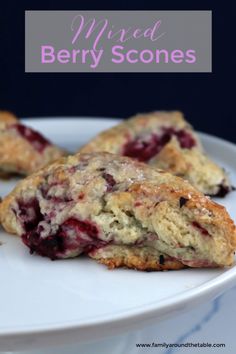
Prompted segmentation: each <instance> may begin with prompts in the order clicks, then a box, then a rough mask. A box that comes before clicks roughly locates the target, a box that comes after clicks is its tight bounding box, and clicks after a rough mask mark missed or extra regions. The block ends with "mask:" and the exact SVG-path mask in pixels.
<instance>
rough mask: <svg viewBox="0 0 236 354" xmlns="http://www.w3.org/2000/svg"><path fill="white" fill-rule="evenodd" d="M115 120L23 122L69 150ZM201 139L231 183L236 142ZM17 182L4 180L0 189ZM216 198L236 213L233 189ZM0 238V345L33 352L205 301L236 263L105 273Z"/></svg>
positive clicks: (82, 261) (228, 280)
mask: <svg viewBox="0 0 236 354" xmlns="http://www.w3.org/2000/svg"><path fill="white" fill-rule="evenodd" d="M115 123H116V121H114V120H111V119H101V118H99V119H91V118H83V119H82V118H80V119H71V118H61V119H60V120H59V119H47V120H43V119H36V120H27V124H28V125H30V126H32V127H34V128H36V129H38V130H39V131H41V132H43V133H44V134H45V135H46V136H48V137H49V138H50V139H51V140H52V141H54V142H56V143H57V144H59V145H62V146H64V147H65V148H68V149H70V150H75V149H77V148H78V146H79V145H81V144H83V143H85V142H86V141H87V140H88V139H89V138H91V137H92V136H94V135H95V134H96V133H98V132H99V131H101V130H103V129H105V128H108V127H110V126H112V125H114V124H115ZM201 137H202V141H203V143H204V145H205V147H206V149H207V151H208V152H209V154H210V155H211V156H212V157H213V158H214V159H215V160H217V161H218V162H219V163H220V164H222V165H223V166H224V167H225V168H226V169H227V170H228V171H229V172H230V177H231V179H232V181H233V183H234V184H235V185H236V162H235V153H236V146H234V145H233V144H230V143H228V142H225V141H223V140H221V139H218V138H214V137H211V136H208V135H205V134H201ZM15 182H16V181H11V182H2V181H1V184H0V194H1V195H2V196H3V195H5V194H6V193H7V192H8V191H9V190H11V188H12V187H13V185H14V183H15ZM220 202H222V204H224V205H225V206H226V207H227V209H228V210H229V212H230V214H231V216H232V217H233V218H235V212H236V207H235V205H236V192H235V193H231V194H230V195H229V196H227V197H226V198H225V199H223V200H220ZM0 241H1V242H3V245H2V246H0V284H1V290H0V350H25V349H36V348H39V347H40V348H42V346H48V345H53V344H57V345H59V344H60V343H64V344H65V343H67V342H76V341H77V342H82V341H90V340H94V339H96V338H102V337H105V336H108V335H114V334H118V333H122V332H125V331H127V330H128V329H131V328H135V327H139V326H143V325H145V324H148V323H152V322H157V321H160V320H161V319H164V318H167V317H171V316H174V315H175V314H178V313H180V312H182V311H184V310H187V309H190V308H192V307H193V306H194V305H196V304H197V303H201V302H204V301H207V300H209V299H211V298H213V297H215V296H217V295H219V294H220V293H221V292H223V291H224V290H225V289H226V288H228V287H230V286H232V285H233V281H235V279H236V267H232V268H231V269H221V270H219V269H211V270H208V269H199V270H197V269H187V270H181V271H173V272H152V273H145V272H137V271H133V270H124V269H118V270H114V271H109V270H107V269H106V268H105V267H104V266H102V265H99V264H97V263H96V262H94V261H92V260H89V259H87V258H83V257H81V258H77V259H72V260H64V261H54V262H52V261H50V260H49V259H46V258H42V257H39V256H36V255H33V256H32V255H30V254H29V252H28V249H27V248H26V247H25V246H23V244H22V243H21V241H20V240H19V239H18V238H15V237H12V236H8V235H7V234H5V233H4V232H1V233H0Z"/></svg>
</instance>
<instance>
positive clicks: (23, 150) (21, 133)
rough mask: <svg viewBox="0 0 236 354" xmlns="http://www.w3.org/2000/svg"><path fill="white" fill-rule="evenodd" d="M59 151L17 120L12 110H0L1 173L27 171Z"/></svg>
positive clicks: (58, 153) (60, 154)
mask: <svg viewBox="0 0 236 354" xmlns="http://www.w3.org/2000/svg"><path fill="white" fill-rule="evenodd" d="M63 155H65V152H64V151H63V150H62V149H60V148H59V147H57V146H55V145H53V144H52V143H51V142H49V141H48V140H47V139H46V138H44V137H43V136H42V135H41V134H40V133H38V132H36V131H34V130H33V129H31V128H28V127H26V126H25V125H23V124H21V123H20V121H19V120H17V118H16V117H15V116H14V115H13V114H12V113H9V112H6V111H0V174H1V175H3V176H10V175H11V174H15V173H16V174H22V175H29V174H31V173H33V172H35V171H36V170H38V169H39V168H41V167H44V166H46V165H47V164H48V163H50V162H53V161H55V160H56V159H58V158H60V157H61V156H63Z"/></svg>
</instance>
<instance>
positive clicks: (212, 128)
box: [0, 0, 236, 142]
mask: <svg viewBox="0 0 236 354" xmlns="http://www.w3.org/2000/svg"><path fill="white" fill-rule="evenodd" d="M25 10H212V11H213V73H203V74H200V73H195V74H189V73H182V74H181V73H179V74H172V73H170V74H166V73H163V74H162V73H161V74H160V73H157V74H153V73H150V74H143V73H142V74H141V73H140V74H118V73H116V74H94V73H90V74H81V73H71V74H66V73H60V74H54V73H49V74H48V73H47V74H41V73H37V74H31V73H25V72H24V49H25V48H24V11H25ZM233 15H234V12H233V1H230V0H227V1H224V2H223V3H222V2H220V1H217V2H216V1H207V0H204V1H203V0H198V1H191V2H189V1H181V0H179V1H178V2H177V1H169V0H165V1H149V0H145V1H138V0H136V1H129V2H128V1H127V0H119V1H112V2H111V1H105V0H99V2H98V1H95V0H94V1H89V0H87V1H85V0H84V1H82V0H80V1H78V0H77V1H71V0H57V1H49V0H47V1H45V0H41V1H38V0H34V1H33V0H31V1H24V0H21V1H19V0H18V1H17V0H15V1H1V2H0V40H1V51H0V75H1V79H0V108H1V109H7V110H11V111H13V112H14V113H16V114H17V115H18V116H20V117H36V116H37V117H39V116H102V117H114V118H115V117H124V118H125V117H128V116H130V115H132V114H134V113H137V112H147V111H151V110H159V109H179V110H182V111H183V112H184V113H185V115H186V117H187V119H188V120H189V121H190V122H191V123H192V124H193V125H194V126H195V127H196V129H198V130H201V131H205V132H208V133H211V134H214V135H217V136H220V137H223V138H225V139H228V140H231V141H233V142H236V121H235V118H234V117H233V109H232V102H233V100H232V98H233V90H234V85H233V72H234V69H233V46H232V43H233Z"/></svg>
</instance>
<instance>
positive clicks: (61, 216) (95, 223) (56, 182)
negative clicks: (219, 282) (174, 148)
mask: <svg viewBox="0 0 236 354" xmlns="http://www.w3.org/2000/svg"><path fill="white" fill-rule="evenodd" d="M0 221H1V222H2V225H3V227H4V228H5V230H6V231H7V232H9V233H13V234H17V235H18V236H21V237H22V240H23V242H24V243H25V245H27V246H28V247H29V249H30V251H31V253H34V252H36V253H38V254H40V255H42V256H47V257H49V258H51V259H58V258H69V257H76V256H78V255H79V254H81V253H85V254H87V255H89V256H90V257H92V258H94V259H96V260H98V261H99V262H101V263H104V264H106V265H107V266H108V267H110V268H114V267H122V266H125V267H128V268H135V269H139V270H164V269H180V268H183V267H187V266H189V267H223V266H229V265H231V264H232V263H233V259H234V250H235V248H236V230H235V225H234V223H233V221H232V220H231V219H230V217H229V215H228V213H227V211H226V210H225V208H224V207H223V206H220V205H218V204H216V203H214V202H213V201H211V200H210V198H208V197H206V196H204V195H203V194H202V193H201V192H199V191H198V190H196V189H195V188H194V187H192V186H191V185H190V184H189V183H188V182H187V181H184V180H183V179H182V178H179V177H176V176H174V175H172V174H169V173H167V172H164V171H162V170H161V171H158V170H157V169H153V168H152V167H150V166H148V165H147V164H143V163H141V162H138V161H136V160H134V159H130V158H128V157H122V156H116V155H113V154H109V153H105V152H103V153H102V152H101V153H94V154H76V155H74V156H69V157H65V158H62V159H60V160H58V161H56V162H55V163H53V164H51V165H49V166H47V167H46V168H44V169H41V170H39V171H38V172H36V173H34V174H33V175H31V176H29V177H27V178H26V179H24V180H22V181H21V182H19V184H18V185H17V186H16V188H15V189H14V190H13V191H12V192H11V193H10V194H9V195H8V196H7V197H6V198H5V199H4V200H3V201H2V203H1V204H0Z"/></svg>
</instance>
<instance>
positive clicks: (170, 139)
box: [80, 111, 231, 196]
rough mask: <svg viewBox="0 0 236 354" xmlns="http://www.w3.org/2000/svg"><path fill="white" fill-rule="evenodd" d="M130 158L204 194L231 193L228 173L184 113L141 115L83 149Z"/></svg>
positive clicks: (105, 132) (81, 150)
mask: <svg viewBox="0 0 236 354" xmlns="http://www.w3.org/2000/svg"><path fill="white" fill-rule="evenodd" d="M96 151H107V152H111V153H114V154H119V155H124V156H129V157H132V158H136V159H137V160H139V161H142V162H146V163H148V164H150V165H152V166H155V167H157V168H161V169H164V170H167V171H169V172H171V173H173V174H175V175H177V176H180V177H183V178H185V179H187V180H188V181H189V182H190V183H191V184H192V185H194V186H195V187H196V188H198V189H199V190H200V191H201V192H202V193H204V194H206V195H211V196H213V195H214V196H224V195H225V194H227V192H229V191H230V190H231V186H230V182H229V178H228V176H227V174H226V173H225V171H224V170H223V169H222V168H221V167H219V166H218V165H217V164H216V163H214V162H213V161H212V160H211V159H210V158H209V157H208V156H207V155H206V154H205V152H204V150H203V148H202V146H201V143H200V141H199V139H198V136H197V135H196V133H195V132H194V131H193V129H192V127H191V126H190V125H189V123H188V122H187V121H186V120H185V119H184V117H183V114H182V113H181V112H177V111H173V112H161V111H160V112H152V113H148V114H138V115H137V116H134V117H132V118H130V119H128V120H126V121H123V122H121V123H120V124H118V125H117V126H115V127H113V128H111V129H108V130H106V131H104V132H102V133H101V134H99V135H98V136H97V137H95V138H94V139H92V140H91V141H90V142H89V143H88V144H86V145H85V146H83V147H82V148H81V149H80V152H82V153H90V152H96Z"/></svg>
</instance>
